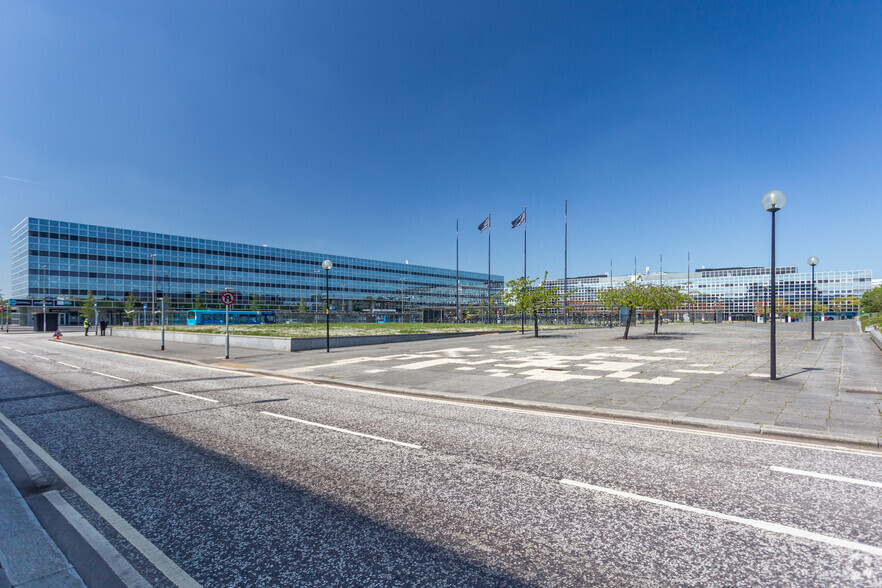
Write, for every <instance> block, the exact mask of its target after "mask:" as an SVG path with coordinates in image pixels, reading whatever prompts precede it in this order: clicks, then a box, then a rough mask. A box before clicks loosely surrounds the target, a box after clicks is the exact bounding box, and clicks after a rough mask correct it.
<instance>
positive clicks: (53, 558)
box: [0, 468, 85, 588]
mask: <svg viewBox="0 0 882 588" xmlns="http://www.w3.org/2000/svg"><path fill="white" fill-rule="evenodd" d="M84 585H85V584H83V581H82V580H81V579H80V576H79V575H78V574H77V573H76V571H75V570H74V569H73V566H72V565H71V564H70V562H69V561H68V560H67V558H66V557H65V556H64V554H63V553H62V552H61V550H60V549H59V548H58V546H57V545H56V544H55V542H54V541H53V540H52V539H51V538H50V537H49V535H48V533H47V532H46V530H45V529H44V528H43V526H42V525H41V524H40V522H39V521H38V520H37V518H36V517H35V516H34V513H33V512H32V511H31V509H30V508H29V506H28V504H27V503H26V502H25V499H24V497H23V496H22V494H21V493H20V492H19V489H18V488H16V486H15V485H14V484H13V482H12V480H11V479H10V478H9V476H8V475H7V474H6V472H5V470H4V469H3V468H0V588H7V587H10V586H15V587H17V588H30V587H37V586H40V587H54V586H58V587H61V586H65V587H68V586H70V587H73V586H84Z"/></svg>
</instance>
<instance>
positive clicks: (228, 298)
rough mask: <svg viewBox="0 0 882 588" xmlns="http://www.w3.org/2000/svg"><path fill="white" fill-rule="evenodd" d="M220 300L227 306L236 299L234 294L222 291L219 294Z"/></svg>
mask: <svg viewBox="0 0 882 588" xmlns="http://www.w3.org/2000/svg"><path fill="white" fill-rule="evenodd" d="M220 301H221V302H223V303H224V304H226V305H227V306H229V305H231V304H232V303H234V302H235V301H236V295H235V294H233V293H232V292H223V293H222V294H221V295H220Z"/></svg>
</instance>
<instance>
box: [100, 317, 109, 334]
mask: <svg viewBox="0 0 882 588" xmlns="http://www.w3.org/2000/svg"><path fill="white" fill-rule="evenodd" d="M98 326H99V327H101V336H102V337H103V336H104V330H105V329H107V319H105V318H102V319H101V320H100V321H98Z"/></svg>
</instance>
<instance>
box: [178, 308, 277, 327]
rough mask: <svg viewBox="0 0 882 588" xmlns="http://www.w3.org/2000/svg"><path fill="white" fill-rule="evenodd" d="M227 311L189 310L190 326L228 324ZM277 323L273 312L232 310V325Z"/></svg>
mask: <svg viewBox="0 0 882 588" xmlns="http://www.w3.org/2000/svg"><path fill="white" fill-rule="evenodd" d="M226 314H227V311H225V310H188V311H187V324H188V325H223V324H226V318H225V317H226ZM275 322H276V313H275V312H273V311H272V310H258V311H254V310H231V311H230V324H231V325H270V324H274V323H275Z"/></svg>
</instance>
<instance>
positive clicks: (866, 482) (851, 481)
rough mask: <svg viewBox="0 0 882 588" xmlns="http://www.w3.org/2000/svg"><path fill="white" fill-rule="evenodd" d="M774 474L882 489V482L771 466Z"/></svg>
mask: <svg viewBox="0 0 882 588" xmlns="http://www.w3.org/2000/svg"><path fill="white" fill-rule="evenodd" d="M769 469H770V470H772V471H773V472H782V473H785V474H795V475H797V476H808V477H810V478H821V479H822V480H833V481H835V482H846V483H848V484H859V485H861V486H870V487H872V488H882V482H870V481H869V480H860V479H858V478H846V477H845V476H834V475H832V474H820V473H818V472H807V471H805V470H793V469H790V468H780V467H778V466H771V467H770V468H769Z"/></svg>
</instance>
